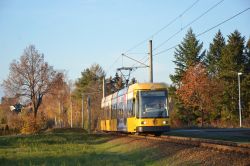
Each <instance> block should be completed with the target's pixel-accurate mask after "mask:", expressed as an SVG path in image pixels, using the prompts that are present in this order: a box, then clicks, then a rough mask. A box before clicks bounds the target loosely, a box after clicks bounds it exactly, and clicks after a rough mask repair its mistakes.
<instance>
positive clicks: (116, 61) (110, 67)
mask: <svg viewBox="0 0 250 166" xmlns="http://www.w3.org/2000/svg"><path fill="white" fill-rule="evenodd" d="M120 58H121V55H119V56H118V57H117V58H116V60H115V61H114V62H113V63H112V64H111V65H110V66H109V68H108V69H107V71H106V73H108V72H109V70H110V69H111V68H112V67H113V66H114V65H115V64H116V63H117V62H118V60H119V59H120Z"/></svg>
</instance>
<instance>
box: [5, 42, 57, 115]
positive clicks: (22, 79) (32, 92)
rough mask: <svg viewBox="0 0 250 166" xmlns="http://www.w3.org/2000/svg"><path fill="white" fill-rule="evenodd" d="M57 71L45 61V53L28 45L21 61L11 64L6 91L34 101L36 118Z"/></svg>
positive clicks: (6, 81) (33, 107)
mask: <svg viewBox="0 0 250 166" xmlns="http://www.w3.org/2000/svg"><path fill="white" fill-rule="evenodd" d="M56 73H57V72H56V71H55V70H54V69H53V67H52V66H49V64H48V63H47V62H45V61H44V55H43V54H42V53H39V52H38V50H36V49H35V46H34V45H30V46H28V47H27V48H26V49H25V50H24V53H23V55H22V56H21V57H20V60H19V61H16V60H14V61H13V62H12V63H11V64H10V73H9V76H8V78H7V79H6V80H4V82H3V86H4V88H5V90H6V92H8V93H10V94H11V95H14V96H21V97H27V98H28V99H29V101H30V102H31V103H32V110H33V113H34V117H35V118H36V116H37V112H38V108H39V106H40V105H41V103H42V99H43V96H44V95H45V94H47V93H48V92H49V91H50V90H51V87H52V85H53V82H54V81H53V80H55V77H56Z"/></svg>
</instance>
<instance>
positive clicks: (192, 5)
mask: <svg viewBox="0 0 250 166" xmlns="http://www.w3.org/2000/svg"><path fill="white" fill-rule="evenodd" d="M199 1H200V0H196V1H195V2H194V3H192V4H191V5H190V6H189V7H187V8H186V9H185V10H184V11H183V12H182V13H181V14H179V15H178V16H177V17H175V18H174V19H172V20H171V21H170V22H169V23H168V24H167V25H165V26H163V27H162V28H161V29H159V30H158V31H156V32H155V33H153V34H152V35H150V36H149V37H147V38H146V39H144V40H142V41H141V42H139V43H137V44H136V45H134V46H133V47H131V48H129V49H128V50H126V51H125V52H124V54H127V53H128V52H130V51H132V50H134V49H135V48H137V47H139V46H140V45H142V44H143V43H145V42H147V41H148V40H149V39H151V38H153V37H154V36H156V35H158V34H159V33H160V32H161V31H163V30H164V29H166V28H167V27H169V26H170V25H172V24H173V23H174V22H176V21H177V20H178V19H179V18H181V17H182V16H183V15H184V14H185V13H187V12H188V11H189V10H190V9H192V8H193V7H194V6H195V5H196V4H197V3H198V2H199Z"/></svg>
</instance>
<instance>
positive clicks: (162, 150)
mask: <svg viewBox="0 0 250 166" xmlns="http://www.w3.org/2000/svg"><path fill="white" fill-rule="evenodd" d="M248 164H250V158H249V156H246V155H239V154H224V153H220V152H217V151H211V150H209V149H204V148H199V147H193V146H187V145H180V144H173V143H167V142H161V141H150V140H146V139H139V138H130V137H117V136H112V135H105V134H103V135H96V134H93V135H88V134H86V133H85V132H84V131H83V130H76V129H75V130H55V131H51V132H45V133H42V134H38V135H27V136H0V165H8V166H10V165H25V166H26V165H96V166H98V165H101V166H104V165H115V166H119V165H160V166H161V165H248Z"/></svg>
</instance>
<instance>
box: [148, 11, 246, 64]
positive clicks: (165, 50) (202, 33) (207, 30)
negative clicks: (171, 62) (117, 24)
mask: <svg viewBox="0 0 250 166" xmlns="http://www.w3.org/2000/svg"><path fill="white" fill-rule="evenodd" d="M249 9H250V7H248V8H246V9H244V10H242V11H240V12H238V13H237V14H235V15H233V16H231V17H229V18H227V19H226V20H224V21H222V22H220V23H218V24H216V25H214V26H212V27H210V28H208V29H206V30H205V31H203V32H201V33H199V34H198V35H196V37H199V36H202V35H204V34H205V33H207V32H209V31H211V30H213V29H214V28H216V27H218V26H220V25H222V24H224V23H226V22H228V21H230V20H232V19H233V18H235V17H237V16H239V15H241V14H243V13H245V12H246V11H248V10H249ZM176 46H178V44H176V45H174V46H172V47H169V48H167V49H164V50H162V51H160V52H157V53H155V54H154V55H153V56H156V55H159V54H162V53H165V52H167V51H169V50H172V49H174V48H175V47H176ZM144 63H145V62H144Z"/></svg>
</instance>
